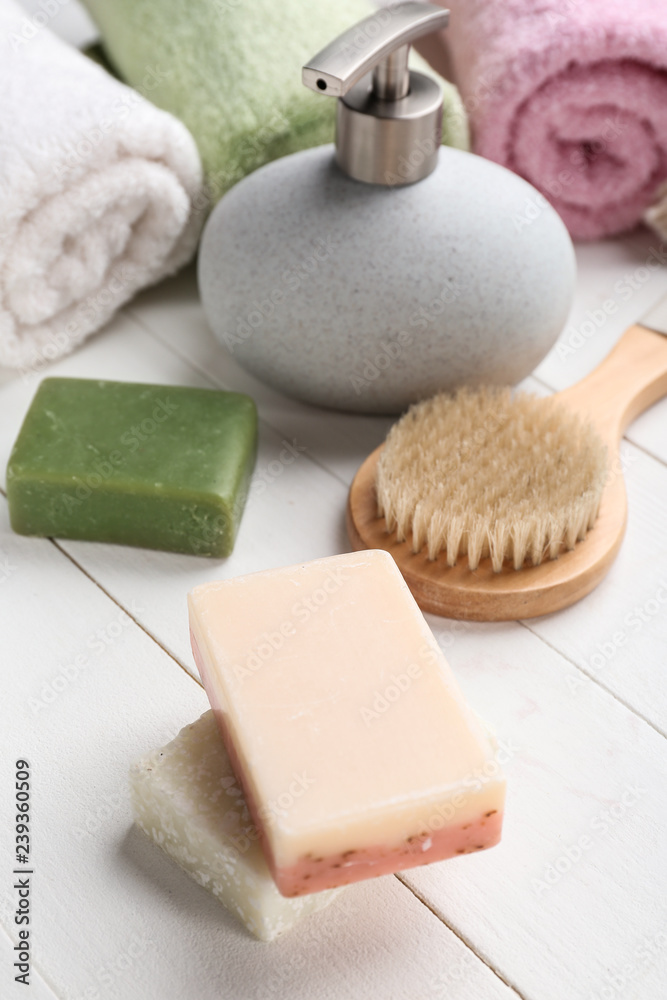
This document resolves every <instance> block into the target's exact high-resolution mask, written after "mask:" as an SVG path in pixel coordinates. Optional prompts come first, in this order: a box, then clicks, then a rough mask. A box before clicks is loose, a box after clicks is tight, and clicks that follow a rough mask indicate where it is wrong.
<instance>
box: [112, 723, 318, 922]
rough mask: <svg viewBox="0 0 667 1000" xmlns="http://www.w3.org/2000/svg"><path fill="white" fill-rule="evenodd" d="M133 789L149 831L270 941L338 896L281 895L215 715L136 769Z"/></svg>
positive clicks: (137, 812)
mask: <svg viewBox="0 0 667 1000" xmlns="http://www.w3.org/2000/svg"><path fill="white" fill-rule="evenodd" d="M130 787H131V795H132V805H133V809H134V815H135V819H136V822H137V824H138V825H139V826H140V827H141V829H142V830H143V831H144V833H147V834H148V836H149V837H151V838H152V839H153V840H154V841H155V843H156V844H158V845H159V846H160V847H161V848H162V850H163V851H166V853H167V854H168V855H169V856H170V857H171V858H173V859H174V861H176V862H177V863H178V864H179V865H180V866H181V867H182V868H184V869H185V871H187V872H189V873H190V874H191V875H192V876H193V878H194V879H195V880H196V881H197V882H199V884H200V885H203V886H205V887H206V888H207V889H208V890H209V891H210V892H212V893H213V895H214V896H216V897H217V898H218V899H219V900H220V902H221V903H223V905H224V906H226V907H227V909H228V910H231V912H232V913H234V914H235V915H236V916H237V917H238V918H239V920H241V921H242V923H244V924H245V926H246V927H247V928H248V930H249V931H251V932H252V933H253V934H254V935H256V937H258V938H260V939H261V940H262V941H271V940H273V938H275V937H277V936H278V935H279V934H281V933H282V932H283V931H286V930H288V929H289V928H290V927H293V926H294V924H296V923H298V921H299V920H301V918H302V917H304V916H306V915H307V914H308V913H314V912H315V911H316V910H321V909H323V907H325V906H327V905H328V904H329V903H330V902H331V900H332V899H333V898H334V896H335V895H336V894H337V893H336V892H322V893H318V894H317V895H315V896H309V897H308V898H306V899H285V897H284V896H281V895H280V893H279V892H278V890H277V889H276V886H275V883H274V882H273V879H272V878H271V875H270V874H269V870H268V868H267V865H266V861H265V860H264V855H263V854H262V851H261V848H260V847H259V844H258V839H257V829H256V827H255V826H254V824H253V823H252V820H251V818H250V814H249V812H248V809H247V807H246V804H245V800H244V798H243V793H242V792H241V789H240V788H239V786H238V784H237V782H236V779H235V778H234V773H233V771H232V768H231V764H230V763H229V757H228V756H227V754H226V752H225V748H224V746H223V743H222V740H221V739H220V733H219V732H218V728H217V726H216V724H215V719H214V717H213V713H212V712H207V713H206V714H205V715H202V717H201V719H198V720H197V722H194V723H193V724H192V725H190V726H186V727H185V729H183V730H181V732H180V733H179V735H178V736H177V737H176V739H175V740H172V742H171V743H169V744H168V745H167V746H166V747H163V749H162V750H156V751H155V752H154V753H152V754H150V755H149V756H148V757H146V758H145V759H144V760H142V761H140V762H139V763H138V764H135V766H134V767H133V768H132V770H131V772H130Z"/></svg>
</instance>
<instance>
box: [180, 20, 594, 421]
mask: <svg viewBox="0 0 667 1000" xmlns="http://www.w3.org/2000/svg"><path fill="white" fill-rule="evenodd" d="M448 16H449V14H448V11H445V10H443V9H442V8H440V7H436V6H435V5H433V4H428V3H404V4H401V5H399V6H396V7H393V8H389V9H383V10H379V11H377V12H376V13H375V14H372V15H371V16H370V17H368V18H366V19H365V20H364V21H362V22H360V23H359V24H357V25H355V26H354V27H352V28H350V30H349V31H347V32H345V33H344V34H342V35H341V36H340V37H339V38H337V39H336V40H335V41H334V42H332V43H331V44H330V45H328V46H327V47H326V48H325V49H323V50H322V51H321V52H320V53H319V54H318V55H317V56H315V57H314V58H313V59H312V60H311V61H310V62H309V63H308V65H307V66H305V67H304V69H303V82H304V84H305V85H306V86H307V87H310V89H312V90H314V91H315V92H316V93H318V94H321V95H322V96H323V97H326V96H333V97H336V98H338V111H337V126H336V145H335V148H334V147H333V146H321V147H319V148H316V149H310V150H307V151H305V152H300V153H295V154H294V155H292V156H288V157H285V158H284V159H282V160H277V161H275V162H274V163H270V164H269V165H268V166H265V167H262V168H261V169H259V170H257V171H256V172H255V173H253V174H251V175H250V176H249V177H246V178H245V179H244V180H243V181H241V182H240V183H239V184H237V185H236V187H234V188H233V189H232V190H231V191H230V192H228V193H227V195H225V197H224V198H223V199H222V200H221V202H220V203H219V204H218V206H217V207H216V209H215V210H214V212H213V213H212V215H211V218H210V219H209V221H208V223H207V226H206V229H205V232H204V235H203V239H202V246H201V250H200V257H199V284H200V290H201V296H202V302H203V305H204V309H205V311H206V314H207V317H208V320H209V322H210V324H211V327H212V328H213V330H214V332H215V333H216V334H217V336H218V337H219V339H220V340H221V341H222V343H223V344H224V345H225V346H226V347H227V348H228V349H229V350H230V351H231V352H232V353H233V355H234V357H235V358H236V359H237V360H238V361H239V363H240V364H241V365H243V367H244V368H247V369H248V370H249V371H251V372H252V373H253V374H254V375H256V376H257V377H258V378H259V379H261V380H263V381H264V382H268V383H270V384H271V385H273V386H275V387H276V388H278V389H280V390H282V391H283V392H285V393H287V394H288V395H290V396H294V397H297V398H298V399H302V400H305V401H307V402H310V403H316V404H318V405H322V406H329V407H334V408H336V409H344V410H354V411H358V412H368V413H370V412H373V413H397V412H399V411H401V410H403V409H405V407H407V406H408V405H409V404H410V403H413V402H415V401H416V400H418V399H422V398H424V397H426V396H429V395H432V394H433V393H435V392H438V391H442V390H449V389H453V388H455V387H457V386H459V385H462V384H464V383H477V384H479V383H503V384H514V383H516V382H518V381H519V380H520V379H522V378H523V377H524V376H526V375H527V374H528V373H529V372H531V371H532V370H533V368H535V366H536V365H537V364H538V363H539V361H541V360H542V358H543V357H544V355H545V354H546V353H547V351H548V350H549V348H550V347H551V346H552V345H553V343H554V342H555V340H556V338H557V336H558V334H559V333H560V331H561V330H562V328H563V326H564V324H565V321H566V318H567V315H568V311H569V308H570V304H571V300H572V295H573V290H574V281H575V259H574V252H573V248H572V244H571V241H570V238H569V236H568V234H567V231H566V229H565V226H564V225H563V223H562V222H561V220H560V218H559V217H558V215H557V214H556V212H555V211H554V210H553V209H552V208H551V206H549V205H548V204H547V203H546V202H545V200H544V198H543V197H542V196H541V195H540V194H539V193H538V192H537V191H536V190H535V189H534V188H533V187H531V186H530V185H529V184H527V183H526V182H525V181H523V180H522V179H520V178H519V177H517V176H516V175H515V174H513V173H511V172H510V171H508V170H506V169H505V168H503V167H501V166H498V165H497V164H495V163H492V162H490V161H488V160H484V159H482V158H481V157H478V156H475V155H473V154H471V153H465V152H461V151H460V150H456V149H450V148H447V147H441V146H440V142H441V122H442V97H441V93H440V88H439V86H438V85H437V83H436V82H435V81H434V80H433V79H431V78H430V77H428V76H425V75H424V74H422V73H416V72H414V71H411V70H409V69H408V52H409V47H410V43H411V42H413V41H414V40H415V39H417V38H419V37H421V36H423V35H426V34H428V33H429V32H432V31H436V30H438V29H441V28H443V27H445V26H446V24H447V22H448Z"/></svg>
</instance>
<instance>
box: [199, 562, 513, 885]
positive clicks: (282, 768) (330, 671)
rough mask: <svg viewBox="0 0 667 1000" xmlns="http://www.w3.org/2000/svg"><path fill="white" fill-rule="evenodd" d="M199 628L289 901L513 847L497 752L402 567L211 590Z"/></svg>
mask: <svg viewBox="0 0 667 1000" xmlns="http://www.w3.org/2000/svg"><path fill="white" fill-rule="evenodd" d="M189 612H190V627H191V638H192V647H193V651H194V656H195V660H196V662H197V665H198V668H199V671H200V674H201V677H202V681H203V683H204V686H205V688H206V691H207V693H208V696H209V699H210V701H211V705H212V707H213V709H214V711H215V714H216V719H217V721H218V725H219V727H220V731H221V734H222V736H223V739H224V741H225V744H226V746H227V750H228V752H229V754H230V757H231V759H232V763H233V765H234V769H235V771H236V773H237V775H238V776H239V778H240V780H241V782H242V785H243V788H244V792H245V795H246V799H247V801H248V805H249V807H250V810H251V813H252V815H253V818H254V821H255V823H256V824H257V827H258V829H259V830H260V833H261V839H262V845H263V848H264V851H265V854H266V857H267V860H268V863H269V867H270V869H271V872H272V874H273V877H274V879H275V881H276V884H277V886H278V888H279V889H280V891H281V893H283V894H284V895H285V896H301V895H303V894H306V893H311V892H316V891H319V890H322V889H327V888H331V887H333V886H340V885H346V884H348V883H350V882H355V881H357V880H359V879H364V878H369V877H370V876H373V875H382V874H385V873H389V872H395V871H398V870H400V869H404V868H410V867H412V866H414V865H421V864H426V863H428V862H431V861H439V860H441V859H443V858H449V857H452V856H454V855H457V854H466V853H468V852H472V851H479V850H482V849H483V848H485V847H491V846H492V845H493V844H495V843H497V841H498V840H499V838H500V832H501V824H502V815H503V806H504V796H505V781H504V778H503V776H502V774H501V773H500V769H499V767H498V765H497V763H496V761H495V760H494V748H493V746H492V744H491V742H490V740H489V737H488V735H487V733H486V732H485V730H484V729H483V727H482V726H481V724H480V722H479V721H478V719H477V717H476V716H475V715H474V714H473V712H472V711H471V709H470V708H469V707H468V705H467V704H466V702H465V700H464V698H463V695H462V694H461V691H460V690H459V688H458V686H457V684H456V681H455V679H454V677H453V675H452V672H451V670H450V668H449V666H448V664H447V662H446V661H445V659H444V657H443V655H442V652H441V650H440V648H439V646H438V644H437V643H436V641H435V639H434V637H433V635H432V633H431V631H430V629H429V628H428V626H427V624H426V622H425V620H424V618H423V616H422V614H421V612H420V610H419V608H418V607H417V604H416V603H415V601H414V598H413V597H412V595H411V594H410V591H409V590H408V588H407V586H406V584H405V583H404V581H403V578H402V577H401V574H400V573H399V571H398V569H397V567H396V565H395V563H394V561H393V559H392V558H391V556H389V555H388V553H386V552H384V551H380V550H370V551H367V552H359V553H352V554H349V555H342V556H334V557H332V558H328V559H320V560H316V561H315V562H311V563H307V564H305V565H300V566H293V567H289V568H287V569H279V570H271V571H267V572H263V573H256V574H253V575H251V576H246V577H242V578H240V579H236V580H227V581H222V582H219V583H211V584H204V585H203V586H200V587H197V588H196V589H195V590H194V591H192V593H191V594H190V595H189ZM480 775H482V776H483V780H482V779H481V778H480Z"/></svg>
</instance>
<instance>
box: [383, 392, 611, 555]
mask: <svg viewBox="0 0 667 1000" xmlns="http://www.w3.org/2000/svg"><path fill="white" fill-rule="evenodd" d="M606 471H607V452H606V448H605V446H604V444H603V442H602V440H601V438H600V437H599V435H598V433H597V432H596V430H595V429H594V428H593V427H592V426H591V425H590V424H589V423H587V422H586V421H584V420H582V419H580V418H579V417H578V416H577V415H576V414H575V413H571V412H570V411H568V410H567V409H566V407H564V406H562V405H561V404H560V403H558V402H557V401H556V400H555V399H551V398H547V399H538V398H537V397H535V396H531V395H529V394H528V393H518V394H517V395H515V396H512V391H511V389H497V388H482V389H475V390H472V389H462V390H460V391H459V392H458V393H457V394H456V395H454V396H450V395H440V396H434V397H433V398H432V399H428V400H426V401H425V402H423V403H417V404H415V405H414V406H412V407H411V408H410V410H408V412H407V413H406V414H405V416H403V417H402V418H401V420H399V421H398V423H397V424H395V425H394V427H392V429H391V431H390V432H389V435H388V437H387V440H386V442H385V446H384V448H383V449H382V452H381V456H380V461H379V463H378V468H377V476H376V489H377V499H378V515H379V516H380V517H384V518H385V520H386V523H387V530H388V531H390V532H392V531H395V532H396V537H397V540H398V541H400V542H402V541H405V539H406V538H408V537H409V536H411V541H412V550H413V552H421V550H422V549H424V548H426V551H427V555H428V558H429V559H436V558H437V557H438V555H439V554H440V553H441V552H444V553H445V557H446V561H447V565H449V566H453V565H454V564H455V563H456V560H457V559H458V558H459V557H460V556H463V555H467V557H468V564H469V566H470V568H471V569H477V567H478V565H479V562H480V560H481V559H486V558H487V557H490V559H491V563H492V566H493V569H494V570H495V572H500V570H501V569H502V566H503V562H504V561H505V560H510V561H511V562H512V564H513V566H514V568H515V569H520V568H521V566H523V564H524V562H526V561H527V560H530V562H531V563H533V564H534V565H537V564H539V563H540V562H542V560H543V559H544V558H550V559H555V558H556V557H557V556H558V555H559V553H560V552H561V551H562V550H563V549H572V548H574V546H575V544H576V542H577V541H581V540H582V539H583V538H585V537H586V532H587V531H588V529H589V528H592V527H593V524H594V522H595V519H596V517H597V514H598V510H599V507H600V498H601V496H602V490H603V487H604V483H605V478H606Z"/></svg>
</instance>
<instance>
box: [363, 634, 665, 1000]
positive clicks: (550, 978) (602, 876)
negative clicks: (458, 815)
mask: <svg viewBox="0 0 667 1000" xmlns="http://www.w3.org/2000/svg"><path fill="white" fill-rule="evenodd" d="M429 621H430V623H431V625H432V627H433V628H434V630H435V631H436V634H438V633H439V634H440V637H441V645H442V646H443V648H444V649H445V651H446V654H447V656H448V658H449V660H450V662H451V663H452V665H453V667H454V668H455V670H456V673H457V676H458V678H459V680H460V682H461V684H462V686H463V688H464V690H465V692H466V694H467V695H468V696H469V698H470V700H471V702H472V704H473V705H474V706H475V707H476V709H477V710H478V711H479V712H480V713H481V714H482V715H483V716H484V717H485V718H487V719H489V721H490V722H491V723H492V724H493V725H494V726H495V727H496V729H497V733H498V736H499V737H500V739H501V741H503V742H504V743H505V744H506V745H507V746H509V747H510V750H511V757H510V760H509V763H508V764H507V765H506V772H507V775H508V781H509V784H508V799H507V812H506V821H505V829H504V837H503V841H502V843H501V845H500V846H499V847H497V848H494V849H493V850H491V851H487V852H482V853H480V854H478V855H473V856H468V857H465V858H461V859H456V860H454V861H450V862H443V863H441V864H438V865H430V866H426V867H424V868H420V869H414V870H412V871H410V872H405V873H404V875H403V877H404V878H405V881H406V882H407V883H408V884H409V885H412V886H414V887H415V889H416V890H417V891H418V892H419V893H420V895H421V896H422V897H423V898H424V899H425V900H426V901H428V903H429V904H430V905H431V906H432V907H433V908H434V909H435V910H436V911H437V912H438V913H440V914H441V915H442V916H443V918H444V919H445V920H446V921H447V922H448V923H450V924H451V926H453V927H454V929H455V930H456V931H457V933H459V934H461V935H462V936H463V937H464V938H465V939H466V940H470V941H473V942H474V946H475V949H476V950H477V951H478V952H479V954H481V955H482V956H483V957H485V958H486V959H487V960H488V961H490V962H491V963H492V964H494V966H495V967H496V968H497V969H498V970H499V971H500V972H501V974H502V975H503V976H504V977H505V978H507V979H508V980H509V981H511V982H512V983H514V984H516V985H517V987H518V988H519V990H520V991H521V993H522V994H523V995H524V996H530V997H539V998H540V1000H563V997H567V1000H591V998H595V1000H599V998H601V997H603V996H609V995H610V994H608V993H605V992H604V990H605V988H607V989H609V988H610V985H611V984H610V981H608V977H609V976H610V975H611V976H613V975H619V976H621V975H623V969H624V966H626V965H634V977H635V978H634V980H633V981H632V983H631V984H629V981H628V984H626V985H627V986H628V988H623V989H621V988H620V987H619V988H618V989H617V990H616V992H614V993H613V994H611V995H612V996H623V997H627V998H628V1000H629V998H630V997H637V998H639V997H641V998H644V1000H648V998H651V1000H654V998H655V1000H658V997H661V996H662V995H663V992H664V981H665V975H666V974H667V905H666V903H665V898H666V894H667V858H666V857H665V851H664V830H665V823H666V822H667V809H666V805H665V794H664V791H665V777H666V773H667V747H666V745H665V741H664V740H663V739H662V738H661V737H660V736H659V735H657V734H656V733H655V732H654V730H652V729H651V728H650V727H649V726H647V725H646V724H645V723H644V722H642V721H641V720H639V719H638V718H637V717H636V716H635V715H633V714H632V713H630V712H628V711H627V710H626V709H625V708H624V707H623V706H622V705H621V704H620V703H619V702H618V701H616V700H615V699H614V698H612V697H611V696H610V695H608V694H606V693H605V692H603V691H602V690H601V689H600V688H599V687H598V686H597V685H595V684H591V683H589V682H587V681H586V679H585V678H583V676H582V675H581V674H580V675H579V678H580V680H581V684H580V686H578V687H576V689H574V690H570V689H569V687H568V685H567V684H566V683H565V682H564V681H565V676H566V674H567V673H568V671H569V672H570V673H573V674H574V673H578V672H577V671H576V670H574V668H572V669H570V668H568V666H567V664H566V663H564V662H563V660H562V659H560V657H558V656H557V655H556V654H555V653H553V652H547V653H546V654H545V650H544V646H543V645H541V644H540V643H539V642H537V641H536V639H535V637H534V636H533V635H532V634H531V633H529V632H528V631H526V630H525V629H522V628H521V626H519V625H516V624H512V623H508V624H502V625H479V624H471V623H458V624H457V625H456V626H454V630H453V631H452V628H451V626H445V627H444V628H443V622H442V620H441V619H438V618H435V617H433V616H429ZM377 724H378V725H380V724H381V720H379V721H378V723H377ZM506 756H510V751H508V753H507V754H506ZM629 789H635V792H634V793H630V792H628V790H629ZM624 796H625V798H626V802H625V805H624V804H623V798H624ZM618 803H621V804H620V805H618ZM608 814H609V815H608ZM612 814H613V815H612ZM582 837H587V838H588V840H587V841H584V843H585V844H586V845H587V846H586V848H583V847H582V846H581V838H582ZM577 851H578V853H577ZM549 880H551V881H552V882H553V884H549ZM645 941H650V942H653V945H654V947H655V953H654V954H653V955H652V956H651V957H650V960H649V959H640V958H639V956H638V953H637V949H638V948H641V947H642V944H643V942H645ZM661 991H663V992H661Z"/></svg>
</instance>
